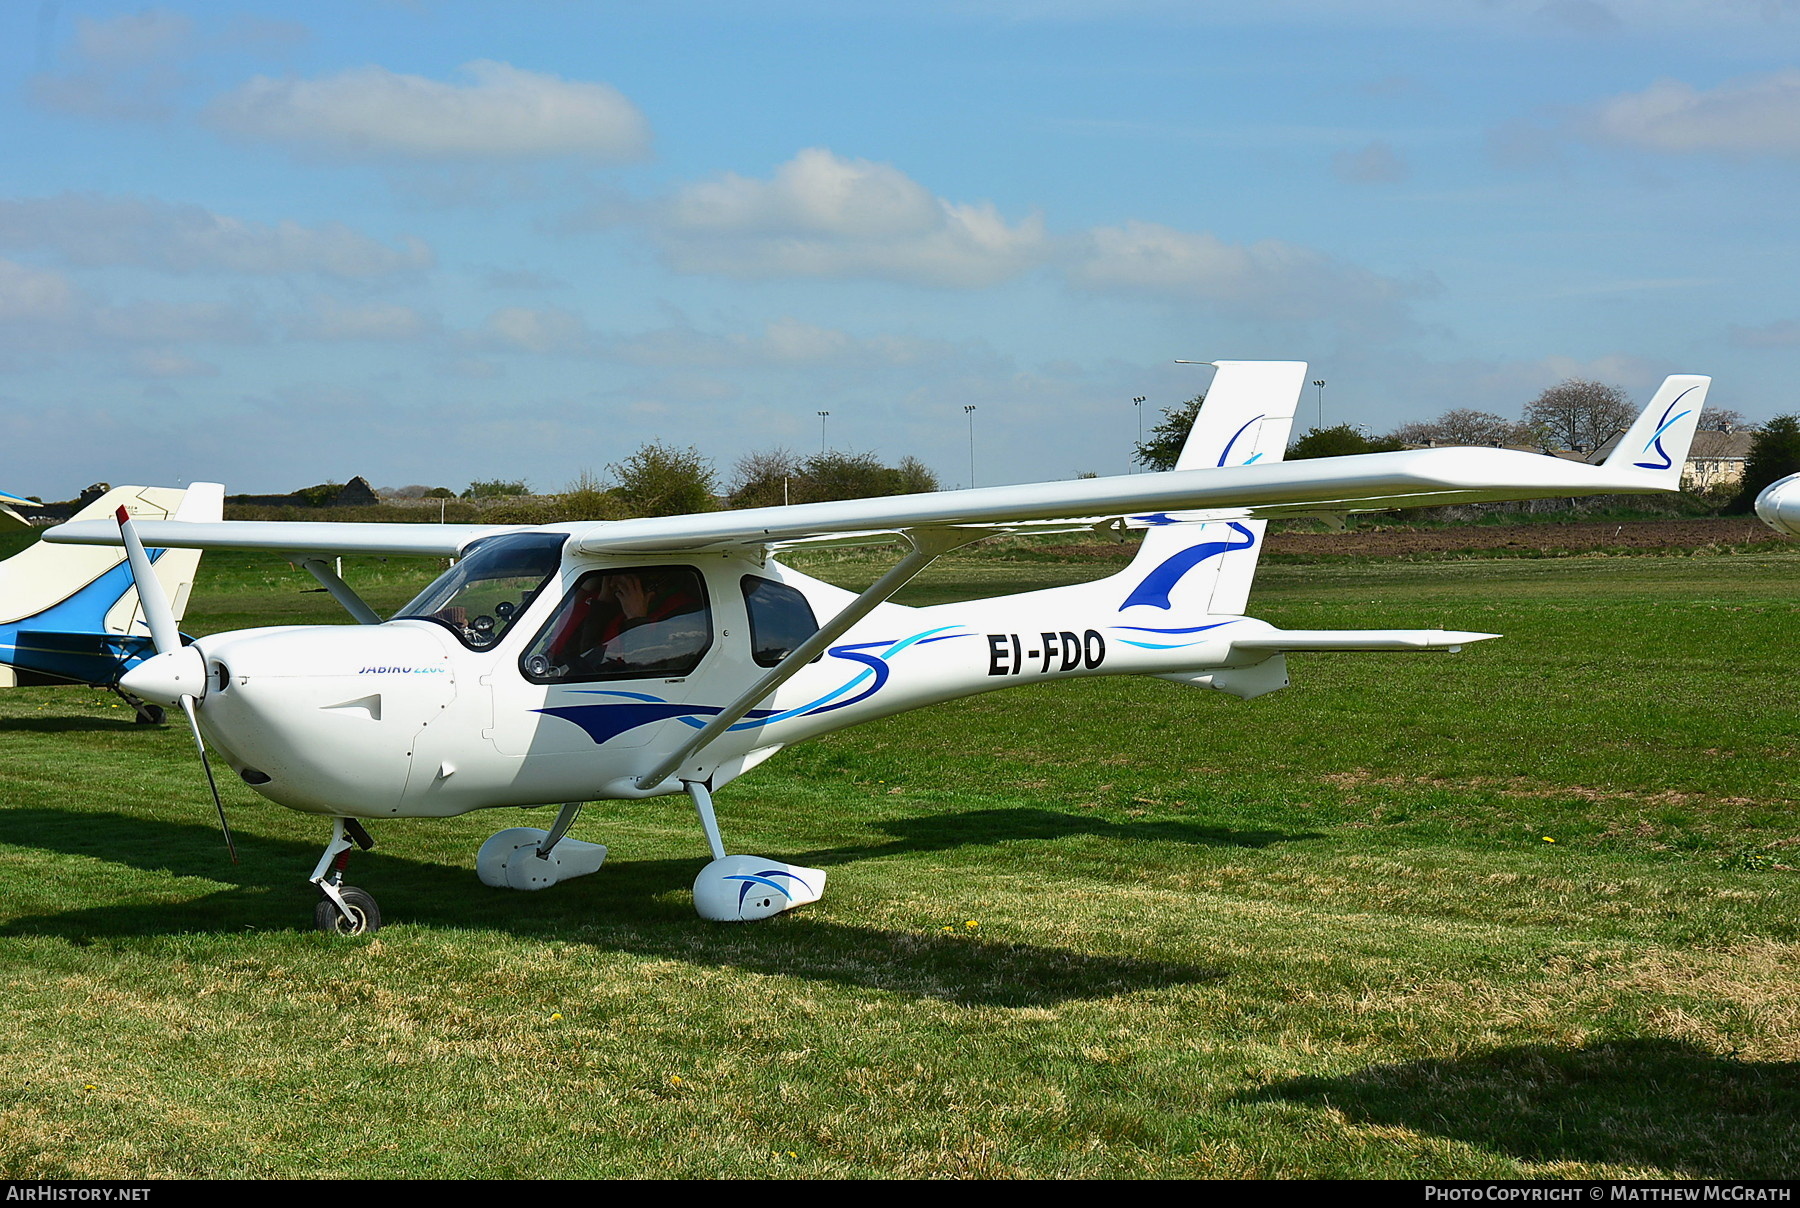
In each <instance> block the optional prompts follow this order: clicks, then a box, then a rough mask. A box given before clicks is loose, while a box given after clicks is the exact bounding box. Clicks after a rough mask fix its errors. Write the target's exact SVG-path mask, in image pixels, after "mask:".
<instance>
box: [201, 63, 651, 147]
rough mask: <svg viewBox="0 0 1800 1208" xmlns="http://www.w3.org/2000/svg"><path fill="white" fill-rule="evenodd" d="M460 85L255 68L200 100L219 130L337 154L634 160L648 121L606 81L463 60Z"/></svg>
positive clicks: (367, 71) (376, 73)
mask: <svg viewBox="0 0 1800 1208" xmlns="http://www.w3.org/2000/svg"><path fill="white" fill-rule="evenodd" d="M462 71H463V73H464V74H465V75H466V76H468V77H469V79H470V81H471V82H470V83H467V84H446V83H443V82H440V81H438V80H428V79H426V78H425V77H423V76H415V75H400V74H397V73H395V72H391V71H388V70H386V69H385V68H382V67H362V68H358V69H356V70H354V71H346V72H342V73H340V74H338V75H334V76H327V77H324V78H322V79H315V80H301V79H280V80H277V79H271V78H270V77H267V76H257V77H256V78H254V79H252V80H250V81H249V82H248V83H246V84H244V85H243V86H242V87H240V88H238V89H237V90H236V91H234V92H232V93H230V94H228V95H226V96H224V97H221V98H219V99H218V100H216V101H214V102H213V104H212V105H210V106H209V107H208V110H207V116H208V118H209V120H210V121H211V122H212V123H213V124H214V125H215V126H217V127H218V128H219V129H221V130H225V131H227V132H229V133H231V134H235V135H238V136H240V137H243V138H247V139H254V140H262V141H268V142H275V143H283V144H287V145H289V146H292V147H296V148H301V149H305V150H308V151H312V152H315V153H317V154H321V155H325V156H329V157H333V158H342V159H358V160H361V159H410V160H431V161H449V160H466V159H484V160H492V159H503V160H527V159H545V158H555V157H560V156H579V157H583V158H586V159H592V160H600V161H607V162H613V161H622V160H633V159H640V158H642V157H643V156H645V155H646V154H647V153H648V151H649V145H650V129H649V123H648V122H647V121H645V119H644V115H643V114H642V113H641V112H639V110H638V108H637V106H635V105H633V104H632V103H631V102H630V101H629V100H627V99H626V98H625V96H624V94H623V93H621V92H619V90H618V89H616V88H613V87H611V86H610V85H607V84H594V83H582V82H579V81H570V80H564V79H562V78H561V77H559V76H554V75H547V74H543V73H540V72H535V71H525V70H522V69H521V68H517V67H513V66H511V65H510V64H506V63H497V62H493V61H491V60H480V61H477V62H473V63H468V64H465V65H464V66H463V68H462Z"/></svg>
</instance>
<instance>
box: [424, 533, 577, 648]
mask: <svg viewBox="0 0 1800 1208" xmlns="http://www.w3.org/2000/svg"><path fill="white" fill-rule="evenodd" d="M567 540H568V534H567V533H503V534H501V535H500V536H498V537H488V538H485V539H483V540H481V541H478V542H476V543H475V544H474V545H472V546H470V547H469V551H468V553H466V554H465V555H463V558H462V560H461V561H459V562H458V563H457V564H456V565H455V566H452V567H451V568H450V569H449V570H447V571H445V572H444V573H443V574H441V575H439V576H438V577H437V579H436V580H435V581H434V582H433V583H432V585H431V586H430V587H427V588H426V589H425V590H424V591H422V592H420V593H419V596H418V598H417V599H415V600H414V601H413V602H412V603H411V604H408V605H407V606H406V607H405V608H402V609H401V610H400V611H399V612H397V613H395V614H394V616H393V619H394V620H396V621H398V620H401V619H402V618H409V619H413V620H421V621H436V622H437V623H438V624H440V625H442V626H444V627H445V628H447V629H449V630H450V632H452V633H454V634H455V635H456V636H457V637H459V638H461V639H462V642H463V645H465V646H467V647H469V648H470V649H471V650H486V649H488V648H489V647H490V646H493V645H494V644H495V643H496V642H498V641H499V640H500V639H501V638H502V637H503V636H504V635H505V634H506V631H507V630H508V629H510V628H512V624H513V622H514V621H516V620H518V619H519V618H520V617H521V616H523V615H524V613H525V610H526V609H527V608H529V607H531V602H532V601H533V600H535V599H536V598H537V594H538V592H539V591H540V590H542V588H543V586H544V583H545V582H546V581H547V580H548V579H550V577H551V576H553V575H554V574H556V571H557V568H558V567H559V566H561V565H562V547H563V543H564V542H565V541H567Z"/></svg>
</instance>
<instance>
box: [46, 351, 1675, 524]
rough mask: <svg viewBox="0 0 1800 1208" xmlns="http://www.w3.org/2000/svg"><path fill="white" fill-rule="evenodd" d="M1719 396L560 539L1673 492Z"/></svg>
mask: <svg viewBox="0 0 1800 1208" xmlns="http://www.w3.org/2000/svg"><path fill="white" fill-rule="evenodd" d="M1218 365H1219V369H1220V372H1221V373H1225V372H1234V371H1235V372H1236V373H1238V374H1239V375H1240V376H1244V377H1248V378H1250V379H1251V380H1250V381H1249V382H1248V383H1247V384H1248V385H1250V386H1252V387H1255V388H1262V389H1266V390H1268V391H1269V392H1270V394H1271V398H1272V401H1273V402H1275V403H1277V404H1279V405H1285V406H1288V407H1291V406H1292V397H1291V395H1288V397H1286V398H1281V397H1279V396H1280V395H1284V394H1287V392H1288V391H1289V390H1290V389H1291V386H1290V383H1291V381H1292V380H1293V379H1294V378H1295V376H1296V374H1299V375H1301V376H1303V375H1304V369H1305V367H1304V365H1302V364H1301V363H1299V362H1219V363H1218ZM1710 381H1711V379H1710V378H1705V377H1698V376H1692V375H1679V376H1675V377H1670V378H1668V379H1667V380H1665V381H1664V382H1663V384H1662V387H1661V389H1659V390H1658V391H1657V392H1656V396H1655V397H1654V398H1653V399H1652V400H1651V402H1650V404H1649V406H1647V407H1646V408H1645V409H1644V411H1643V412H1642V413H1641V414H1640V415H1639V416H1638V418H1637V420H1636V421H1635V422H1634V423H1633V424H1632V426H1631V427H1630V428H1629V429H1627V430H1626V433H1625V435H1624V436H1623V437H1622V438H1621V439H1620V440H1619V443H1618V445H1617V446H1616V447H1615V449H1614V451H1613V454H1612V455H1611V456H1610V457H1608V458H1607V460H1606V461H1605V463H1603V464H1601V465H1588V464H1586V463H1584V462H1574V461H1568V460H1565V459H1563V458H1558V457H1550V456H1544V455H1541V454H1536V453H1524V452H1519V451H1516V450H1510V449H1486V448H1442V449H1413V450H1408V451H1405V452H1399V453H1367V454H1361V455H1356V456H1350V457H1328V458H1318V459H1316V460H1311V461H1300V462H1254V463H1252V464H1248V465H1223V466H1215V467H1208V468H1198V469H1178V470H1170V471H1167V472H1165V473H1160V474H1135V475H1127V476H1121V477H1114V478H1089V479H1078V480H1076V481H1073V482H1042V483H1032V484H1028V485H1023V486H1006V487H978V488H974V489H971V490H963V491H939V492H934V493H931V494H924V495H898V496H886V497H880V498H874V499H849V500H841V501H836V502H829V503H803V504H792V505H788V506H783V507H769V508H751V509H746V510H740V511H728V512H705V513H698V514H695V515H689V516H661V517H648V518H644V519H639V520H610V521H593V522H586V523H577V524H561V525H551V526H548V528H549V529H550V531H558V530H560V531H565V532H568V533H570V534H571V536H572V538H573V541H574V549H575V550H576V551H577V552H580V553H585V554H611V553H659V552H669V553H676V552H680V553H687V552H693V551H699V550H707V549H719V550H725V549H739V550H742V549H753V548H765V549H766V548H771V547H776V546H783V545H795V544H810V543H844V542H848V541H857V540H865V539H870V538H879V537H880V536H882V535H885V534H895V533H901V532H906V531H909V530H910V531H918V530H929V529H956V528H967V529H973V530H981V531H985V532H1003V531H1009V530H1017V529H1026V528H1036V527H1040V526H1044V527H1061V528H1075V527H1101V526H1125V525H1130V526H1133V527H1136V526H1142V525H1151V526H1154V525H1159V524H1168V523H1179V522H1186V521H1206V520H1233V519H1247V518H1263V517H1273V516H1284V515H1295V514H1305V513H1338V514H1341V513H1347V512H1362V511H1387V510H1391V509H1395V508H1409V507H1435V506H1440V505H1443V504H1453V503H1475V502H1483V501H1490V500H1504V499H1532V498H1549V497H1556V496H1568V495H1612V494H1648V493H1655V492H1662V491H1675V490H1679V489H1680V486H1681V469H1682V464H1683V462H1684V460H1685V459H1686V455H1687V449H1688V445H1689V444H1690V443H1691V441H1692V440H1693V435H1694V430H1695V428H1696V427H1697V426H1698V423H1699V418H1700V410H1701V407H1702V405H1703V404H1704V402H1705V398H1706V390H1707V386H1708V385H1709V383H1710ZM137 527H138V531H139V532H140V533H141V535H142V538H143V540H144V542H145V544H147V545H156V546H166V547H174V548H198V549H263V550H274V551H281V552H285V553H306V554H315V555H329V554H436V555H440V556H455V555H457V554H460V553H461V552H462V551H463V550H464V549H465V548H466V547H467V546H468V545H469V544H470V543H472V542H473V541H475V540H477V539H479V538H481V537H485V536H491V535H493V534H497V533H504V532H513V531H519V530H520V529H523V528H526V527H528V526H520V525H466V524H450V525H444V524H356V523H349V524H339V523H323V524H308V523H304V522H302V523H262V522H254V521H222V522H218V523H214V524H181V523H179V522H163V523H153V522H144V523H141V524H139V525H138V526H137ZM973 535H974V534H971V537H973ZM44 540H46V541H51V542H63V543H70V544H82V545H117V544H118V543H119V534H118V528H117V526H115V525H111V524H108V523H105V522H86V523H72V524H65V525H61V526H59V527H57V528H53V529H51V530H49V531H48V532H47V533H45V534H44Z"/></svg>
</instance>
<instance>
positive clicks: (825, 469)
mask: <svg viewBox="0 0 1800 1208" xmlns="http://www.w3.org/2000/svg"><path fill="white" fill-rule="evenodd" d="M796 485H797V486H798V487H799V489H800V492H801V494H799V495H796V496H795V497H794V502H795V503H801V502H805V503H819V502H822V501H824V500H827V499H869V498H872V497H874V496H877V495H904V494H906V484H905V482H904V481H903V479H902V476H901V474H900V471H898V470H896V469H894V468H893V467H892V466H887V465H883V464H882V463H881V459H880V458H878V457H876V456H875V455H874V454H873V453H848V452H841V451H839V450H837V449H833V450H831V451H830V452H828V453H814V454H812V455H811V456H810V457H808V458H807V459H806V460H805V461H803V462H801V463H800V482H799V483H798V484H796ZM802 496H804V498H802Z"/></svg>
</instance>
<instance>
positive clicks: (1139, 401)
mask: <svg viewBox="0 0 1800 1208" xmlns="http://www.w3.org/2000/svg"><path fill="white" fill-rule="evenodd" d="M1131 406H1132V409H1133V410H1134V411H1136V412H1137V417H1138V447H1137V448H1136V449H1133V450H1132V453H1133V454H1134V455H1135V454H1136V453H1138V452H1139V451H1141V450H1142V449H1143V447H1144V396H1143V395H1141V394H1140V395H1138V396H1137V397H1136V398H1134V399H1132V400H1131ZM1131 461H1132V465H1136V464H1137V458H1136V456H1133V457H1132V459H1131ZM1125 472H1126V473H1127V474H1135V473H1137V471H1136V470H1133V469H1132V468H1131V466H1127V467H1125Z"/></svg>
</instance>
